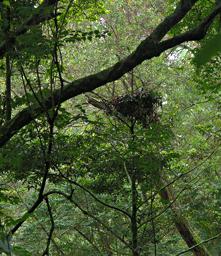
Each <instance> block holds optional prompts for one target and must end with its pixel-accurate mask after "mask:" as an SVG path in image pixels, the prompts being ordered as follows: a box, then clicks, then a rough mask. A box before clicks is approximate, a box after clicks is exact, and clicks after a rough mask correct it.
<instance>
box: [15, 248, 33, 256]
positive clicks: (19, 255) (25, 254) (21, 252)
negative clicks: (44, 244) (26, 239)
mask: <svg viewBox="0 0 221 256" xmlns="http://www.w3.org/2000/svg"><path fill="white" fill-rule="evenodd" d="M13 253H14V255H16V256H31V253H30V252H29V251H27V250H26V249H25V248H23V247H20V246H14V248H13Z"/></svg>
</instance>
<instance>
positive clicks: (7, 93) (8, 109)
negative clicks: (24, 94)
mask: <svg viewBox="0 0 221 256" xmlns="http://www.w3.org/2000/svg"><path fill="white" fill-rule="evenodd" d="M5 62H6V63H5V64H6V77H5V119H6V121H9V120H10V119H11V115H12V107H11V63H10V56H9V54H8V53H7V55H6V61H5Z"/></svg>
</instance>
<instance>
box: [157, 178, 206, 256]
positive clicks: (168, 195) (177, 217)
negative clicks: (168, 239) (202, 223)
mask: <svg viewBox="0 0 221 256" xmlns="http://www.w3.org/2000/svg"><path fill="white" fill-rule="evenodd" d="M161 185H162V187H164V186H165V182H164V181H163V180H162V178H161ZM160 196H161V197H162V198H163V200H165V201H166V202H168V204H170V203H172V202H173V203H172V204H171V207H170V208H171V210H172V213H173V221H174V223H175V226H176V228H177V231H178V232H179V233H180V235H181V236H182V238H183V240H184V241H185V242H186V244H187V246H188V247H189V248H190V247H192V246H195V245H197V244H198V243H199V241H197V238H196V235H195V234H194V232H193V231H192V230H191V227H190V225H189V223H188V221H187V219H186V218H185V217H184V216H183V215H182V211H181V207H180V206H179V204H178V203H177V202H176V197H175V196H174V193H173V190H172V188H171V187H169V186H167V187H165V188H164V189H163V190H161V192H160ZM192 252H193V254H194V255H195V256H210V253H209V252H208V251H207V249H206V248H205V247H204V246H203V245H199V246H197V247H195V248H193V250H192Z"/></svg>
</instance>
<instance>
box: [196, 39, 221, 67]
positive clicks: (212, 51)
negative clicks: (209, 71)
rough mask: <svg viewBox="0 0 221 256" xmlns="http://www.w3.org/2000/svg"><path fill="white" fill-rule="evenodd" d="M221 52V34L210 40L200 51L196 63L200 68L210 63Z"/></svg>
mask: <svg viewBox="0 0 221 256" xmlns="http://www.w3.org/2000/svg"><path fill="white" fill-rule="evenodd" d="M220 52H221V34H217V35H215V36H214V37H213V38H211V39H210V40H208V41H207V42H206V43H205V44H204V45H203V46H202V47H201V49H200V50H199V51H198V53H197V54H196V56H195V59H194V63H195V65H196V66H197V67H198V68H200V67H201V66H202V65H205V64H206V63H207V62H209V61H210V60H211V59H212V57H214V56H216V55H217V54H219V53H220Z"/></svg>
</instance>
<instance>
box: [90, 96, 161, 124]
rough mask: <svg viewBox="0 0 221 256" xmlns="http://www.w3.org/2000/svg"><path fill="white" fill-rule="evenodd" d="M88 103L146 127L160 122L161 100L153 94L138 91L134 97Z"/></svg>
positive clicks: (91, 100) (92, 100)
mask: <svg viewBox="0 0 221 256" xmlns="http://www.w3.org/2000/svg"><path fill="white" fill-rule="evenodd" d="M88 102H89V103H90V104H92V105H93V106H95V107H97V108H99V109H103V110H104V111H105V112H106V113H107V114H109V115H115V116H118V117H119V115H120V116H121V117H125V118H127V119H129V120H133V121H138V122H140V123H142V124H143V125H144V126H147V125H148V124H150V123H153V122H157V121H159V116H158V113H157V110H158V109H159V107H160V106H161V98H160V97H159V96H158V95H156V94H154V93H153V92H144V91H138V92H136V93H134V94H132V95H128V94H127V95H123V96H120V97H115V98H113V99H112V100H111V101H106V100H105V101H97V100H95V99H94V98H89V99H88Z"/></svg>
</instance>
